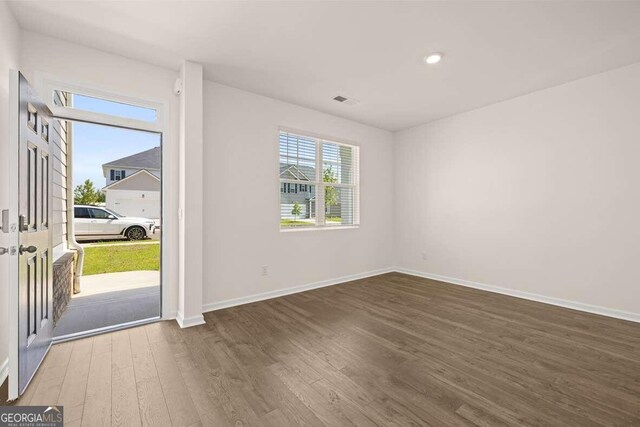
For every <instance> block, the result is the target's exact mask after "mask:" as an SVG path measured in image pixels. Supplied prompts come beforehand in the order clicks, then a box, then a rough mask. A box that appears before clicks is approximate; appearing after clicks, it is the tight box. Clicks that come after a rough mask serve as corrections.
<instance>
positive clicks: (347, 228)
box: [280, 225, 360, 233]
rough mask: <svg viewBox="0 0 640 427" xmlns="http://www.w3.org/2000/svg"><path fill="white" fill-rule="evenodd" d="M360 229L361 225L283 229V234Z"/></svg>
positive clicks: (281, 230)
mask: <svg viewBox="0 0 640 427" xmlns="http://www.w3.org/2000/svg"><path fill="white" fill-rule="evenodd" d="M357 228H360V226H359V225H332V226H328V227H327V226H324V227H300V228H281V229H280V232H281V233H299V232H304V231H328V230H353V229H357Z"/></svg>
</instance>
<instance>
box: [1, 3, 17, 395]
mask: <svg viewBox="0 0 640 427" xmlns="http://www.w3.org/2000/svg"><path fill="white" fill-rule="evenodd" d="M18 49H19V31H18V24H17V23H16V21H15V19H14V18H13V15H12V14H11V12H10V11H9V9H8V7H7V4H6V3H5V2H0V210H2V209H8V208H9V188H8V183H9V151H8V150H9V142H8V141H9V123H8V122H9V110H8V108H9V70H11V69H17V68H18V57H19V50H18ZM8 245H9V238H8V235H7V234H4V233H2V232H0V246H2V247H7V246H8ZM9 259H10V258H9V256H8V255H3V256H0V384H2V382H3V381H4V379H5V375H6V372H5V368H6V361H7V356H8V351H9V350H8V345H9V344H8V332H9V326H8V324H9V317H8V312H9V310H8V306H7V304H8V301H9V287H8V284H9V280H8V275H9V270H8V268H9Z"/></svg>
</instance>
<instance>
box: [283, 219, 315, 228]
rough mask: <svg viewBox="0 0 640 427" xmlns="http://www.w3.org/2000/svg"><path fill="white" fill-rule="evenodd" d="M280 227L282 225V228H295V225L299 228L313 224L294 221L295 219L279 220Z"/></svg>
mask: <svg viewBox="0 0 640 427" xmlns="http://www.w3.org/2000/svg"><path fill="white" fill-rule="evenodd" d="M280 225H284V226H287V227H290V226H296V225H297V226H300V225H301V226H305V225H306V226H313V223H312V222H309V221H296V220H295V219H281V220H280Z"/></svg>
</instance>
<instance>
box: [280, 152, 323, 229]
mask: <svg viewBox="0 0 640 427" xmlns="http://www.w3.org/2000/svg"><path fill="white" fill-rule="evenodd" d="M315 177H316V168H314V167H310V166H298V165H288V164H285V163H280V179H291V180H296V181H299V183H297V184H295V183H290V182H281V183H280V217H281V218H282V219H304V218H315V198H316V188H315V186H314V185H311V184H308V183H307V182H313V181H315ZM296 203H298V206H300V215H294V214H293V213H292V211H293V209H294V206H295V204H296Z"/></svg>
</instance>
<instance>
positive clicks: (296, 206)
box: [279, 131, 360, 230]
mask: <svg viewBox="0 0 640 427" xmlns="http://www.w3.org/2000/svg"><path fill="white" fill-rule="evenodd" d="M279 144H280V228H281V229H283V230H284V229H292V228H327V227H340V226H357V225H359V223H360V212H359V204H360V187H359V185H360V182H359V181H360V179H359V147H357V146H355V145H349V144H344V143H340V142H336V141H332V140H330V139H324V138H319V137H314V136H305V135H302V134H297V133H292V132H286V131H281V132H280V136H279ZM298 192H299V193H298Z"/></svg>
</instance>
